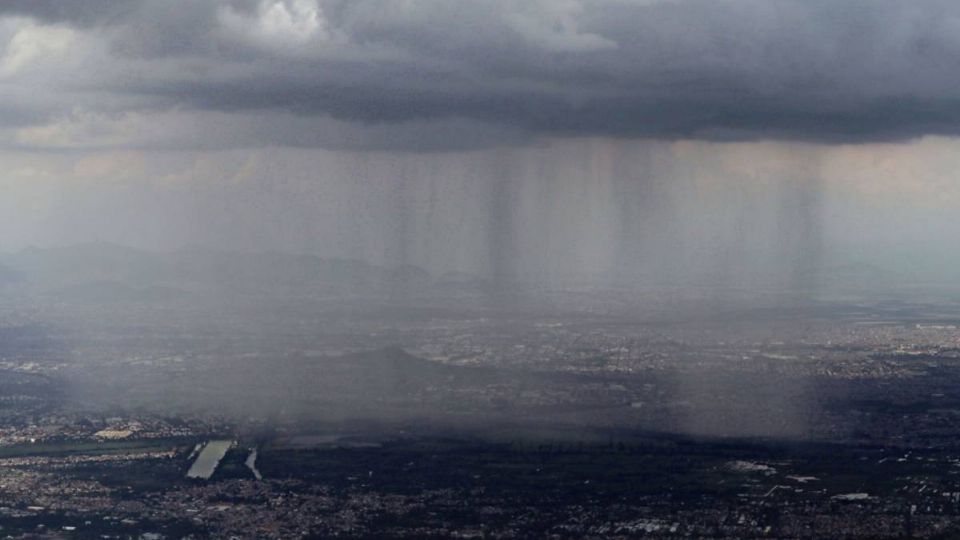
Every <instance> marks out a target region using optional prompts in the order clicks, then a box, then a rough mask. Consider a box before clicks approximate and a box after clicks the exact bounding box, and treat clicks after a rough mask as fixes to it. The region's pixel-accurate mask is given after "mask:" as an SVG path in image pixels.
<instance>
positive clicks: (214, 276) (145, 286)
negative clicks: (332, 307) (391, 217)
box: [0, 243, 433, 301]
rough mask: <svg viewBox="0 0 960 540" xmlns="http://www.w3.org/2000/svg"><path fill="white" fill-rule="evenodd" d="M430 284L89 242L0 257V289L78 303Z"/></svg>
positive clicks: (352, 264)
mask: <svg viewBox="0 0 960 540" xmlns="http://www.w3.org/2000/svg"><path fill="white" fill-rule="evenodd" d="M431 283H433V278H432V277H431V276H430V274H429V273H427V272H426V271H425V270H423V269H421V268H418V267H415V266H401V267H383V266H377V265H374V264H370V263H366V262H362V261H357V260H345V259H325V258H322V257H317V256H313V255H292V254H287V253H278V252H266V253H240V252H231V251H222V250H214V249H205V248H196V247H194V248H185V249H181V250H178V251H174V252H168V253H161V252H153V251H145V250H140V249H135V248H130V247H125V246H119V245H115V244H108V243H90V244H78V245H73V246H67V247H59V248H47V249H39V248H29V249H25V250H22V251H19V252H17V253H11V254H2V255H0V285H2V284H7V285H11V284H13V285H14V286H18V287H22V288H24V289H26V290H31V291H39V292H45V293H53V294H55V295H57V296H61V297H64V299H73V300H84V301H91V300H96V299H115V300H116V299H119V300H157V299H161V298H169V297H176V296H178V295H181V294H187V293H190V292H201V291H209V290H217V291H223V290H242V291H245V292H288V293H292V292H298V291H299V292H300V293H304V292H330V293H344V294H369V293H384V292H389V291H391V290H395V289H398V288H401V289H404V290H417V289H419V288H421V287H425V286H429V285H430V284H431Z"/></svg>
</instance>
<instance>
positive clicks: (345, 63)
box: [0, 0, 960, 150]
mask: <svg viewBox="0 0 960 540" xmlns="http://www.w3.org/2000/svg"><path fill="white" fill-rule="evenodd" d="M0 14H2V16H3V19H2V24H0V43H6V47H5V51H4V53H3V54H4V56H3V59H2V64H0V74H2V80H3V82H2V83H0V95H2V97H3V100H2V102H3V104H4V105H3V106H2V107H0V119H3V121H4V125H5V126H7V127H8V128H9V127H13V126H19V127H23V126H34V127H37V126H45V127H47V128H48V129H47V130H46V132H44V131H42V130H40V129H34V130H32V131H28V132H26V133H23V132H14V133H8V134H7V135H8V137H7V138H8V141H7V142H8V144H11V145H20V146H23V147H32V146H38V147H64V146H67V147H69V146H77V145H88V146H97V145H106V146H125V145H126V146H131V147H151V146H157V147H171V146H174V147H175V146H182V145H184V144H185V145H186V146H188V147H193V145H195V144H196V141H198V140H199V141H202V144H204V145H207V146H209V147H236V146H261V145H269V144H280V145H292V146H327V147H348V148H364V147H373V148H398V149H413V150H423V149H427V150H430V149H435V148H442V147H444V146H452V147H454V148H464V147H472V146H486V145H490V144H495V143H496V141H498V140H501V139H503V138H507V140H509V141H516V140H519V139H521V138H524V137H534V136H538V135H543V134H548V135H562V136H566V135H581V136H583V135H600V136H606V135H612V136H629V137H653V138H667V139H678V138H704V139H711V140H729V139H747V140H756V139H768V138H780V139H803V140H814V141H831V142H833V141H857V142H862V141H874V140H891V139H892V140H900V139H905V138H911V137H915V136H920V135H925V134H954V133H956V132H957V131H958V130H960V69H958V68H960V4H957V3H956V2H951V1H945V0H916V1H911V2H901V1H890V0H844V1H836V0H804V1H800V0H404V1H393V0H349V1H347V0H319V1H313V0H287V1H273V0H271V1H266V0H264V1H245V2H239V1H232V2H231V1H223V2H217V1H212V0H206V1H199V0H190V1H180V2H169V1H166V0H117V1H98V0H95V1H83V2H57V1H53V0H10V1H7V2H3V3H2V4H0ZM187 115H192V116H193V118H195V119H196V120H195V121H193V122H191V121H190V119H188V118H186V116H187ZM137 122H142V123H145V124H150V125H152V126H155V127H153V128H151V129H150V130H147V131H148V133H144V132H143V131H144V130H143V129H140V128H139V127H137V126H136V124H137ZM131 124H134V125H133V126H132V125H131ZM198 126H199V127H198ZM124 130H126V135H124V133H123V132H124ZM195 130H197V131H198V133H194V131H195ZM117 132H120V133H117ZM184 132H190V133H194V136H193V137H189V136H186V134H185V133H184Z"/></svg>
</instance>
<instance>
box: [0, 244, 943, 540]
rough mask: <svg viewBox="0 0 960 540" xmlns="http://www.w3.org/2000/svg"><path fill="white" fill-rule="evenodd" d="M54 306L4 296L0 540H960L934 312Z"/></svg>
mask: <svg viewBox="0 0 960 540" xmlns="http://www.w3.org/2000/svg"><path fill="white" fill-rule="evenodd" d="M101 258H102V257H101ZM16 262H17V261H14V262H13V263H9V264H11V266H13V265H14V264H15V263H16ZM81 266H82V265H76V264H73V265H70V268H71V272H80V270H78V268H81ZM404 279H405V280H408V282H407V284H408V285H409V276H407V277H405V278H404ZM418 279H419V278H418ZM181 282H183V281H181ZM85 283H86V282H85ZM433 286H435V287H436V288H437V290H443V291H444V292H443V294H440V293H436V294H435V293H433V292H431V290H430V287H433ZM70 287H72V288H62V287H61V288H46V289H42V288H32V289H31V288H29V287H25V286H23V285H22V284H21V285H18V284H15V283H11V284H8V286H7V287H6V289H5V292H4V293H3V295H2V296H0V298H2V302H0V370H2V377H0V404H2V405H0V471H2V473H0V526H2V530H0V534H2V535H5V536H7V537H11V538H60V537H66V538H144V539H159V538H203V537H211V536H213V537H221V538H229V537H237V538H298V537H300V538H310V537H315V538H320V537H332V536H340V537H371V536H377V537H417V538H422V537H431V536H434V537H462V538H481V537H482V538H487V537H490V538H511V537H522V538H529V537H556V538H567V537H596V538H600V537H603V538H609V537H635V536H659V537H667V538H672V537H677V538H679V537H709V538H750V537H757V538H759V537H764V538H766V537H788V538H820V537H825V536H827V537H850V536H867V537H878V538H880V537H891V538H892V537H904V536H915V537H927V538H941V537H950V536H953V535H956V534H960V527H958V522H960V444H958V443H957V441H958V440H960V439H958V437H957V435H958V434H960V423H958V421H957V420H958V417H960V396H957V394H956V392H955V388H956V387H957V384H960V332H958V330H957V325H958V324H960V301H958V300H960V296H957V295H956V294H953V295H951V294H952V293H950V292H949V291H947V292H944V291H941V290H933V289H930V290H922V291H916V290H911V291H908V292H909V294H908V295H902V296H898V295H897V294H889V295H886V296H880V295H873V296H870V297H869V299H865V298H867V297H866V296H864V295H859V296H858V295H850V296H847V297H842V296H836V297H833V298H824V299H819V300H811V301H804V302H797V301H795V300H792V299H791V298H790V297H788V296H786V295H783V294H771V295H764V294H761V293H751V295H749V296H748V295H745V294H744V293H736V294H733V293H729V292H723V291H720V292H717V291H692V290H689V289H686V290H684V289H682V288H674V289H671V288H658V289H651V290H631V291H609V292H599V291H593V292H591V293H590V294H589V295H582V294H580V293H577V292H575V291H572V290H541V291H535V292H529V293H518V294H517V295H515V296H514V297H513V298H510V299H504V298H499V297H497V298H491V297H490V295H488V294H485V293H484V290H483V287H482V284H481V285H476V286H474V285H470V284H464V283H459V284H456V285H455V286H454V285H450V284H449V283H447V284H443V283H441V284H433V285H430V286H424V285H423V284H419V285H418V284H413V285H410V286H409V287H408V288H407V289H405V290H406V291H412V292H409V293H404V294H405V296H403V297H401V298H397V299H396V300H395V301H390V302H385V301H383V300H382V298H385V297H388V296H389V295H385V294H380V293H378V294H377V295H368V296H364V295H362V294H359V293H355V292H348V293H336V294H335V293H332V292H330V291H329V290H326V291H322V290H321V289H318V288H313V289H310V290H312V291H320V292H312V293H310V294H288V293H284V292H277V291H275V290H271V291H270V292H269V293H266V292H264V291H261V290H255V288H252V287H246V286H245V287H242V288H241V287H237V288H235V289H231V290H226V291H225V290H218V291H215V292H210V291H209V290H205V289H202V288H198V292H196V293H195V294H187V295H184V294H173V293H171V292H170V291H168V290H166V289H157V288H156V287H154V288H153V289H148V288H145V287H141V286H137V287H139V288H137V287H132V286H131V287H132V288H131V287H127V286H125V287H124V288H119V286H117V285H116V284H113V285H109V286H108V285H105V284H104V283H99V282H98V283H96V284H94V285H89V284H88V285H84V287H93V288H94V289H95V290H96V295H94V297H93V298H91V297H89V296H85V295H83V294H78V292H77V291H78V290H81V291H82V287H80V286H79V285H72V286H70ZM78 287H80V289H78ZM117 291H119V292H117ZM131 291H135V292H137V294H132V293H131ZM903 296H909V298H911V300H910V301H906V300H904V299H903ZM378 298H379V299H380V300H378Z"/></svg>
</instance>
